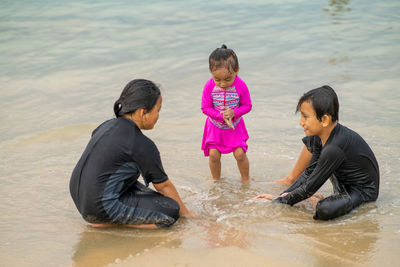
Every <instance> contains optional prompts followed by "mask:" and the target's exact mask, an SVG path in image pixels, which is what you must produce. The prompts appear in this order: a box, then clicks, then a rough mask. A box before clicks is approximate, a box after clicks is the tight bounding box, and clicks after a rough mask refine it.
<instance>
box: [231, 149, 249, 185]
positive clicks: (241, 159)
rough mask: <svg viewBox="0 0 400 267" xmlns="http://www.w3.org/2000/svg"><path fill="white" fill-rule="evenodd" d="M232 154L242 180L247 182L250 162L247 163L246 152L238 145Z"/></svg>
mask: <svg viewBox="0 0 400 267" xmlns="http://www.w3.org/2000/svg"><path fill="white" fill-rule="evenodd" d="M233 156H235V159H236V161H237V165H238V168H239V171H240V175H241V176H242V182H243V183H248V182H249V172H250V164H249V159H248V158H247V155H246V152H244V151H243V149H242V148H241V147H238V148H236V150H235V151H234V152H233Z"/></svg>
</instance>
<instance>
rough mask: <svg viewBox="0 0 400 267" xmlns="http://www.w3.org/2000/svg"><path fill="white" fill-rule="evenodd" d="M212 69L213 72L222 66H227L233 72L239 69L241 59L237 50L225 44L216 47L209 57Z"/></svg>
mask: <svg viewBox="0 0 400 267" xmlns="http://www.w3.org/2000/svg"><path fill="white" fill-rule="evenodd" d="M208 63H209V68H210V71H211V72H213V71H214V70H216V69H219V68H221V67H225V68H227V69H228V70H229V71H231V72H238V71H239V61H238V59H237V56H236V54H235V52H234V51H233V50H232V49H230V48H228V47H227V46H226V45H225V44H223V45H221V47H220V48H217V49H215V50H214V51H213V52H212V53H211V54H210V57H209V58H208Z"/></svg>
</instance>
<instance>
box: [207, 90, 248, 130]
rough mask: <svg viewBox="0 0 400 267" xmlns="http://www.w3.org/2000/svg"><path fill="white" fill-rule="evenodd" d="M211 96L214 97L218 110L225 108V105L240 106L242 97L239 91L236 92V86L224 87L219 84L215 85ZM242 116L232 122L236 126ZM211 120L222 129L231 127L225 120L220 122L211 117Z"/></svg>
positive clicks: (214, 104) (232, 107)
mask: <svg viewBox="0 0 400 267" xmlns="http://www.w3.org/2000/svg"><path fill="white" fill-rule="evenodd" d="M211 96H212V99H213V106H214V108H215V109H216V110H218V111H223V110H225V109H224V107H229V108H230V109H234V108H237V107H239V102H240V98H239V95H238V93H237V92H236V88H235V86H232V87H228V88H226V89H223V88H221V87H219V86H215V87H214V89H213V90H212V92H211ZM241 119H242V118H241V117H239V118H237V119H236V120H233V121H232V123H233V125H234V126H236V125H237V124H238V123H239V122H240V120H241ZM210 120H211V122H212V123H213V124H214V125H215V126H216V127H218V128H220V129H230V127H229V126H228V125H227V124H226V123H225V122H219V121H217V120H214V119H212V118H210Z"/></svg>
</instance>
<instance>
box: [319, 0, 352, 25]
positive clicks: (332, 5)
mask: <svg viewBox="0 0 400 267" xmlns="http://www.w3.org/2000/svg"><path fill="white" fill-rule="evenodd" d="M349 2H350V0H330V1H329V4H328V5H329V7H328V8H324V11H326V12H328V13H329V14H330V15H331V16H332V17H334V20H335V22H334V23H339V21H340V19H339V18H337V16H340V14H341V13H344V12H350V11H351V7H349V6H348V5H349Z"/></svg>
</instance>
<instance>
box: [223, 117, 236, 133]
mask: <svg viewBox="0 0 400 267" xmlns="http://www.w3.org/2000/svg"><path fill="white" fill-rule="evenodd" d="M224 122H225V123H226V124H227V125H228V126H229V127H230V128H232V130H235V126H233V123H232V119H225V118H224Z"/></svg>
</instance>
